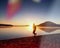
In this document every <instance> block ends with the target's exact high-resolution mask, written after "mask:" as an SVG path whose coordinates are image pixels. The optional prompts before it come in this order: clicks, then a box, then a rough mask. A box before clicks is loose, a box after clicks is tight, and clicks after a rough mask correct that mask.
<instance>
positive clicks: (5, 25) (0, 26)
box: [0, 24, 13, 28]
mask: <svg viewBox="0 0 60 48" xmlns="http://www.w3.org/2000/svg"><path fill="white" fill-rule="evenodd" d="M12 26H13V25H10V24H0V28H6V27H12Z"/></svg>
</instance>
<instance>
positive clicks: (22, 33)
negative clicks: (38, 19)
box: [0, 27, 60, 40]
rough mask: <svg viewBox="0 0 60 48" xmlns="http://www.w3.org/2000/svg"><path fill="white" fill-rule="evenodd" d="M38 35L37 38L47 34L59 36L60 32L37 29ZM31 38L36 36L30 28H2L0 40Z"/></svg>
mask: <svg viewBox="0 0 60 48" xmlns="http://www.w3.org/2000/svg"><path fill="white" fill-rule="evenodd" d="M36 33H37V36H38V35H47V34H58V33H60V30H56V31H53V32H45V31H43V30H41V29H39V28H37V30H36ZM29 36H34V35H33V33H32V30H29V27H12V28H0V40H5V39H13V38H20V37H29Z"/></svg>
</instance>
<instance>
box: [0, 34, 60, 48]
mask: <svg viewBox="0 0 60 48" xmlns="http://www.w3.org/2000/svg"><path fill="white" fill-rule="evenodd" d="M0 48H60V34H52V35H44V36H36V37H34V36H31V37H23V38H15V39H7V40H0Z"/></svg>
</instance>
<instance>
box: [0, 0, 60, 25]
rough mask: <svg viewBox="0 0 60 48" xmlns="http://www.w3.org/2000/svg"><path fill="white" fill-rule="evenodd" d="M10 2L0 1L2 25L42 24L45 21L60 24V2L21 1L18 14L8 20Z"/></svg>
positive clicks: (0, 20)
mask: <svg viewBox="0 0 60 48" xmlns="http://www.w3.org/2000/svg"><path fill="white" fill-rule="evenodd" d="M7 4H8V0H0V23H5V24H18V25H20V24H22V25H25V24H30V23H35V24H40V23H42V22H45V21H52V22H55V23H58V24H59V23H60V21H59V20H60V0H37V1H36V0H21V1H20V6H21V7H20V8H19V10H18V12H16V13H15V14H14V16H13V17H12V18H11V19H9V20H8V19H6V18H7V17H6V14H7Z"/></svg>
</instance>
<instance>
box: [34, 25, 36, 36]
mask: <svg viewBox="0 0 60 48" xmlns="http://www.w3.org/2000/svg"><path fill="white" fill-rule="evenodd" d="M35 31H36V25H35V24H33V34H34V36H36V33H35Z"/></svg>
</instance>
